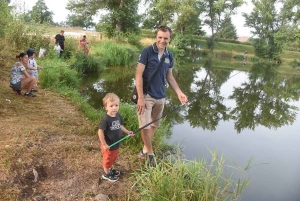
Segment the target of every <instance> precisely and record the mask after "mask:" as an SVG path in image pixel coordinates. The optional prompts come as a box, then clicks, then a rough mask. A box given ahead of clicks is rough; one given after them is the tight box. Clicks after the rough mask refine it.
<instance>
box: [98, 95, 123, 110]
mask: <svg viewBox="0 0 300 201" xmlns="http://www.w3.org/2000/svg"><path fill="white" fill-rule="evenodd" d="M116 100H119V101H120V98H119V96H117V95H116V94H114V93H108V94H106V95H105V96H104V98H103V99H102V101H103V106H104V107H106V105H107V103H108V102H113V101H116Z"/></svg>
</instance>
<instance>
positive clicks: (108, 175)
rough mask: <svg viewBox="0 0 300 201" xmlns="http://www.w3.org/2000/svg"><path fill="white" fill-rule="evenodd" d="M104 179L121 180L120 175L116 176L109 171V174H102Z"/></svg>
mask: <svg viewBox="0 0 300 201" xmlns="http://www.w3.org/2000/svg"><path fill="white" fill-rule="evenodd" d="M102 179H106V180H108V181H110V182H116V181H118V180H119V177H116V176H114V175H113V174H111V173H108V174H106V173H104V174H103V175H102Z"/></svg>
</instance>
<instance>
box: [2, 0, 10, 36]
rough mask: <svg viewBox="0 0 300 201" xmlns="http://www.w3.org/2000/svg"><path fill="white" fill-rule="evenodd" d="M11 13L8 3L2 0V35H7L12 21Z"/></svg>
mask: <svg viewBox="0 0 300 201" xmlns="http://www.w3.org/2000/svg"><path fill="white" fill-rule="evenodd" d="M10 18H11V14H10V12H9V7H8V3H7V2H6V1H4V0H0V19H1V20H0V27H1V29H0V37H1V38H2V37H3V36H4V35H5V31H6V28H7V25H8V24H9V22H10V20H9V19H10Z"/></svg>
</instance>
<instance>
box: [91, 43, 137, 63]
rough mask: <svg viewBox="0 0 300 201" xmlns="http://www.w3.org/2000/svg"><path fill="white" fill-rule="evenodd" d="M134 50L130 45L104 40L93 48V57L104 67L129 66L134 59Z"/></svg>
mask: <svg viewBox="0 0 300 201" xmlns="http://www.w3.org/2000/svg"><path fill="white" fill-rule="evenodd" d="M134 50H135V49H134V48H133V47H132V46H130V45H121V44H117V43H115V42H113V41H109V40H106V41H103V42H101V43H99V44H96V45H95V46H94V53H95V54H94V55H95V58H96V59H99V61H100V62H101V63H102V64H103V65H104V66H115V65H129V64H130V63H131V62H132V60H133V58H136V53H135V51H134Z"/></svg>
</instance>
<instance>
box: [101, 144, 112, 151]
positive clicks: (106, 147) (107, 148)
mask: <svg viewBox="0 0 300 201" xmlns="http://www.w3.org/2000/svg"><path fill="white" fill-rule="evenodd" d="M102 146H103V148H104V150H109V148H110V147H109V146H108V145H107V144H105V145H102Z"/></svg>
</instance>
